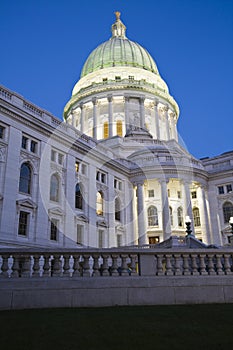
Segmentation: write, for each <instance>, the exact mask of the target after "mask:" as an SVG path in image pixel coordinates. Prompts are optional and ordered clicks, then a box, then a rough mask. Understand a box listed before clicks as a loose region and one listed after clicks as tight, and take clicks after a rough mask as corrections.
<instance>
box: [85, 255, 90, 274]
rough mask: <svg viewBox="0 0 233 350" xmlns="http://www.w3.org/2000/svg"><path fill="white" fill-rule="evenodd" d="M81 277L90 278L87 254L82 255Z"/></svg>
mask: <svg viewBox="0 0 233 350" xmlns="http://www.w3.org/2000/svg"><path fill="white" fill-rule="evenodd" d="M83 259H84V262H83V277H90V263H89V259H90V255H89V254H84V255H83Z"/></svg>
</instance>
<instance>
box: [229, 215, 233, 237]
mask: <svg viewBox="0 0 233 350" xmlns="http://www.w3.org/2000/svg"><path fill="white" fill-rule="evenodd" d="M229 224H230V225H231V234H232V235H233V216H231V217H230V220H229Z"/></svg>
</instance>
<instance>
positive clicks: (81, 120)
mask: <svg viewBox="0 0 233 350" xmlns="http://www.w3.org/2000/svg"><path fill="white" fill-rule="evenodd" d="M79 108H80V110H81V115H80V131H81V132H82V133H83V130H84V110H83V103H82V102H81V103H80V104H79Z"/></svg>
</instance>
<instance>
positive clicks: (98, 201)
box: [96, 192, 103, 215]
mask: <svg viewBox="0 0 233 350" xmlns="http://www.w3.org/2000/svg"><path fill="white" fill-rule="evenodd" d="M96 214H97V215H103V194H102V192H97V195H96Z"/></svg>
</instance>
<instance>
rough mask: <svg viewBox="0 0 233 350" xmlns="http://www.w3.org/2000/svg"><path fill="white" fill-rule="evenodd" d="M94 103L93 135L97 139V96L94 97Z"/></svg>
mask: <svg viewBox="0 0 233 350" xmlns="http://www.w3.org/2000/svg"><path fill="white" fill-rule="evenodd" d="M92 104H93V137H94V139H97V110H96V109H97V108H96V106H97V98H96V97H94V98H93V99H92Z"/></svg>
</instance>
